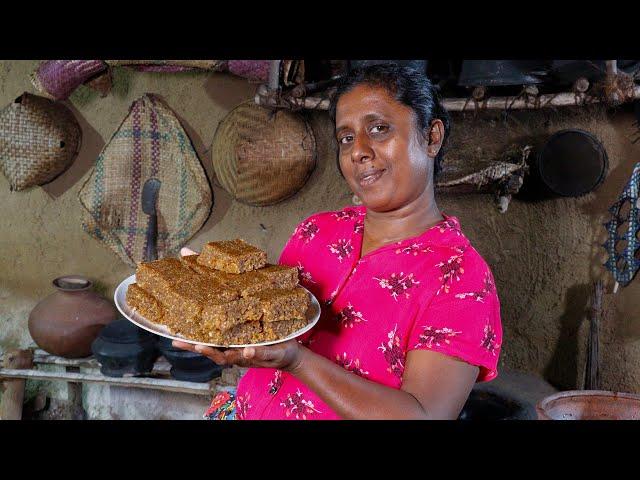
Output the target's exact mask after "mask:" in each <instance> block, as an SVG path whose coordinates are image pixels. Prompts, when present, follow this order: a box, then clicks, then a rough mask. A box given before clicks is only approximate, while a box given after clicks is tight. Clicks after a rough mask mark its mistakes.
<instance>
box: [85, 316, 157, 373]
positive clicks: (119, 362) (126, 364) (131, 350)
mask: <svg viewBox="0 0 640 480" xmlns="http://www.w3.org/2000/svg"><path fill="white" fill-rule="evenodd" d="M156 340H157V335H154V334H152V333H150V332H147V331H146V330H143V329H141V328H138V327H137V326H135V325H134V324H133V323H131V322H129V321H128V320H118V321H116V322H113V323H111V324H109V325H107V326H106V327H105V328H104V329H103V330H102V331H101V332H100V335H99V336H98V338H96V339H95V341H94V342H93V344H92V346H91V350H92V351H93V354H94V356H95V357H96V359H97V360H98V362H99V363H100V366H101V367H100V371H101V372H102V374H103V375H106V376H108V377H122V376H124V375H133V376H136V375H144V374H145V373H149V372H151V370H153V364H154V363H155V361H156V359H157V358H158V356H159V355H160V353H159V352H158V350H157V348H156Z"/></svg>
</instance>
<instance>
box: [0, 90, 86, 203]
mask: <svg viewBox="0 0 640 480" xmlns="http://www.w3.org/2000/svg"><path fill="white" fill-rule="evenodd" d="M81 139H82V131H81V129H80V125H78V122H77V121H76V119H75V117H74V116H73V113H72V112H71V110H69V109H68V108H67V107H65V106H64V105H62V104H61V103H56V102H53V101H51V100H49V99H47V98H43V97H39V96H37V95H31V94H29V93H24V94H22V95H21V96H20V97H18V98H17V99H16V100H15V101H14V102H13V103H11V104H9V105H8V106H6V107H5V108H4V109H3V110H1V111H0V169H1V170H2V173H4V175H5V177H7V179H8V180H9V185H10V188H11V190H12V191H14V190H24V189H26V188H29V187H33V186H36V185H43V184H45V183H47V182H50V181H51V180H53V179H54V178H56V177H57V176H58V175H60V174H61V173H62V172H64V171H65V170H66V169H67V168H69V166H70V165H71V164H72V163H73V161H74V159H75V158H76V156H77V155H78V152H79V150H80V143H81Z"/></svg>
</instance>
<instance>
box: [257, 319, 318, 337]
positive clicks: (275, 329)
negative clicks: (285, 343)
mask: <svg viewBox="0 0 640 480" xmlns="http://www.w3.org/2000/svg"><path fill="white" fill-rule="evenodd" d="M306 326H307V321H306V320H305V319H304V318H295V319H293V320H282V321H279V322H262V329H263V334H262V337H263V341H265V342H271V341H273V340H280V339H281V338H285V337H288V336H289V335H291V334H292V333H293V332H296V331H298V330H300V329H301V328H304V327H306Z"/></svg>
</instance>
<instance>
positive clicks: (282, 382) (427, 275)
mask: <svg viewBox="0 0 640 480" xmlns="http://www.w3.org/2000/svg"><path fill="white" fill-rule="evenodd" d="M365 214H366V209H365V208H364V207H348V208H345V209H343V210H341V211H337V212H323V213H318V214H316V215H313V216H311V217H309V218H308V219H306V220H305V221H303V222H302V223H301V224H299V225H298V227H297V228H296V230H295V231H294V234H293V236H292V237H291V238H290V239H289V241H288V243H287V245H286V246H285V248H284V250H283V252H282V255H281V257H280V263H281V264H284V265H289V266H296V267H298V269H299V273H300V283H301V284H302V285H303V286H305V287H306V288H307V289H309V290H310V291H311V292H313V294H314V295H315V296H316V298H318V300H319V301H320V303H321V305H322V315H321V318H320V320H319V322H318V324H317V325H316V326H315V327H314V328H313V329H312V330H311V331H309V332H308V333H306V334H305V335H303V336H302V337H300V338H299V341H300V342H301V343H303V344H304V345H306V346H307V347H308V348H309V349H311V350H312V351H314V352H316V353H318V354H320V355H322V356H324V357H326V358H329V359H331V360H332V361H334V362H335V363H336V364H338V365H340V366H341V367H342V368H344V369H346V370H348V371H350V372H352V373H353V375H360V376H361V377H364V378H367V379H369V380H371V381H374V382H377V383H380V384H383V385H386V386H388V387H391V388H397V389H399V388H401V386H402V373H403V371H404V365H405V358H406V355H407V352H408V351H410V350H414V349H424V350H433V351H437V352H441V353H443V354H445V355H450V356H453V357H457V358H460V359H462V360H464V361H466V362H468V363H470V364H473V365H477V366H479V367H480V373H479V376H478V379H477V381H487V380H491V379H493V378H495V377H496V375H497V363H498V356H499V353H500V344H501V342H502V327H501V323H500V303H499V300H498V296H497V292H496V286H495V282H494V279H493V276H492V274H491V271H490V269H489V267H488V266H487V264H486V262H485V261H484V260H483V259H482V257H481V256H480V255H479V254H478V252H477V251H476V250H475V249H474V248H473V247H472V246H471V245H470V243H469V240H468V239H467V238H466V237H465V236H464V235H463V233H462V232H461V230H460V224H459V222H458V220H457V218H455V217H450V216H447V215H443V216H444V218H445V220H443V221H442V222H440V223H439V224H437V225H435V226H433V227H432V228H430V229H428V230H427V231H426V232H424V233H423V234H421V235H419V236H417V237H414V238H409V239H406V240H403V241H401V242H398V243H394V244H390V245H385V246H383V247H381V248H378V249H377V250H374V251H372V252H369V253H368V254H366V255H364V256H363V257H360V251H361V245H362V238H363V230H364V223H363V222H364V218H365ZM236 409H237V410H236V418H238V419H296V420H313V419H339V418H340V417H339V416H338V415H337V414H336V413H335V412H334V411H333V410H332V409H331V408H329V406H328V405H326V404H325V403H324V402H323V401H322V400H321V399H320V397H319V396H318V395H317V394H316V393H315V392H313V391H312V390H311V389H310V388H308V387H307V386H306V385H304V384H303V383H302V382H300V381H299V380H298V379H297V378H295V377H294V376H292V375H291V374H289V373H287V372H283V371H280V370H275V369H266V368H251V369H249V370H248V371H247V373H246V375H245V376H244V377H242V379H241V380H240V382H239V384H238V388H237V392H236Z"/></svg>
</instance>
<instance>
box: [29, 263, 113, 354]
mask: <svg viewBox="0 0 640 480" xmlns="http://www.w3.org/2000/svg"><path fill="white" fill-rule="evenodd" d="M52 283H53V286H54V287H55V288H56V289H57V291H56V292H54V293H53V294H51V295H49V296H48V297H47V298H45V299H44V300H42V301H41V302H40V303H38V304H37V305H36V306H35V308H34V309H33V310H32V311H31V313H30V314H29V333H30V334H31V337H32V338H33V340H34V341H35V342H36V344H38V346H39V347H40V348H42V349H43V350H45V351H47V352H49V353H51V354H53V355H58V356H60V357H66V358H82V357H88V356H89V355H91V343H92V342H93V340H94V339H95V338H96V337H97V336H98V334H99V333H100V330H102V327H104V326H105V325H106V324H108V323H110V322H112V321H113V320H115V319H116V318H117V316H118V314H117V311H116V309H115V307H114V306H113V304H112V303H111V302H109V301H108V300H106V299H105V298H104V297H102V296H100V295H99V294H97V293H96V292H94V291H92V290H91V287H92V286H93V284H92V283H91V281H90V280H89V279H88V278H86V277H83V276H80V275H67V276H64V277H59V278H56V279H55V280H54V281H53V282H52Z"/></svg>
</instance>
